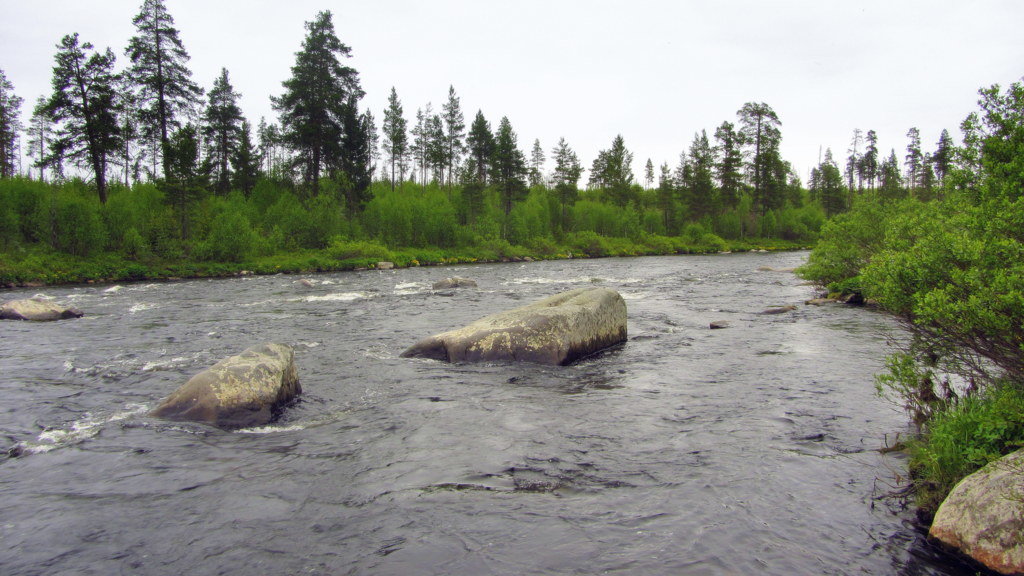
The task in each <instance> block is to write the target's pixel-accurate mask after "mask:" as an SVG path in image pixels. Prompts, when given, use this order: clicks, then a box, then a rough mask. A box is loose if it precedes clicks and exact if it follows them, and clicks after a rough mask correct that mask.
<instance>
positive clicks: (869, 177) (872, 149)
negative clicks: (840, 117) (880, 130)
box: [857, 130, 878, 189]
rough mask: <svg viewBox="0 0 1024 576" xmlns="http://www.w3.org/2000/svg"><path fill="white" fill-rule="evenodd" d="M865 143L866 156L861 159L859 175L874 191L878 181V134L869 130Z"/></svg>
mask: <svg viewBox="0 0 1024 576" xmlns="http://www.w3.org/2000/svg"><path fill="white" fill-rule="evenodd" d="M864 142H865V144H864V146H865V147H864V154H863V155H862V156H861V157H860V165H859V166H858V167H857V169H858V172H857V173H858V177H859V178H861V179H863V180H865V181H867V183H868V187H869V188H871V189H874V188H875V182H876V180H877V179H878V134H877V133H876V132H875V131H874V130H868V133H867V135H866V136H865V137H864Z"/></svg>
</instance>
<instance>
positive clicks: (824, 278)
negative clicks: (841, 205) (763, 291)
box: [798, 197, 900, 286]
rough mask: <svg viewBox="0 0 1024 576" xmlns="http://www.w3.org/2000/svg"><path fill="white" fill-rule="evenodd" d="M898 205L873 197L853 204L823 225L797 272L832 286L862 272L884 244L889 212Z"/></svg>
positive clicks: (896, 208)
mask: <svg viewBox="0 0 1024 576" xmlns="http://www.w3.org/2000/svg"><path fill="white" fill-rule="evenodd" d="M899 210H900V208H899V207H897V206H893V207H887V206H886V205H885V204H884V203H882V202H878V201H876V200H874V199H872V198H870V197H864V198H863V199H862V200H861V201H859V202H857V203H856V204H854V206H853V208H852V209H851V210H850V211H849V212H845V213H843V214H840V215H838V216H836V217H834V218H832V219H831V220H829V221H828V222H826V223H825V224H824V225H823V226H822V227H821V233H820V234H821V237H820V239H819V240H818V243H817V245H816V246H815V247H814V251H813V252H811V255H810V257H809V258H808V259H807V264H804V265H803V266H801V267H800V269H799V270H798V273H799V274H800V275H801V276H802V277H804V278H806V279H808V280H812V281H814V282H817V283H818V284H821V285H825V286H829V285H832V284H836V283H839V282H842V281H844V280H848V279H850V278H853V277H856V276H859V275H860V272H861V269H862V268H863V267H864V266H866V265H867V264H868V262H870V261H871V258H872V257H873V256H874V255H875V254H876V253H877V252H879V251H880V250H882V248H883V246H884V240H885V238H886V232H887V230H888V224H889V216H890V215H891V214H894V213H898V212H899Z"/></svg>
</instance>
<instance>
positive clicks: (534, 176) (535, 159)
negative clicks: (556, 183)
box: [530, 139, 546, 186]
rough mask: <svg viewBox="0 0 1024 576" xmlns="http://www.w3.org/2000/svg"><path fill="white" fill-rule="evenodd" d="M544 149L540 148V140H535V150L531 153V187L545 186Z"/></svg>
mask: <svg viewBox="0 0 1024 576" xmlns="http://www.w3.org/2000/svg"><path fill="white" fill-rule="evenodd" d="M545 160H546V158H544V149H543V148H541V147H540V139H534V141H533V150H531V151H530V186H542V185H543V184H544V162H545Z"/></svg>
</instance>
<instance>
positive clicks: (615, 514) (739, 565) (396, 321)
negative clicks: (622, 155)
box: [0, 252, 974, 576]
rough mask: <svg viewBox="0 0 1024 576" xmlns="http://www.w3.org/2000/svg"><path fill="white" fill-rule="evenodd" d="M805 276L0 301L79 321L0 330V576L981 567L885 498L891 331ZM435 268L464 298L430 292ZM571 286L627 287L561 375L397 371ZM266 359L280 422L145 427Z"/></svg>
mask: <svg viewBox="0 0 1024 576" xmlns="http://www.w3.org/2000/svg"><path fill="white" fill-rule="evenodd" d="M806 256H807V254H806V253H799V252H798V253H782V254H754V253H751V254H731V255H714V256H672V257H652V258H621V259H600V260H565V261H552V262H533V263H521V264H485V265H475V266H460V267H450V268H411V269H404V270H388V271H377V270H371V271H364V272H349V273H337V274H323V275H315V276H308V277H307V278H308V279H309V280H310V284H311V286H305V285H303V284H302V283H300V282H299V280H300V278H299V277H296V276H283V275H281V276H264V277H243V278H235V279H221V280H193V281H179V282H164V283H138V284H127V285H124V286H78V287H62V288H45V289H38V288H37V289H31V290H29V289H23V290H12V291H7V292H4V293H3V294H2V295H0V297H2V298H3V299H5V300H6V299H13V298H21V297H28V296H31V295H32V294H34V293H38V292H42V293H43V294H45V295H47V296H50V297H53V298H55V299H57V300H58V301H60V302H62V303H67V304H71V305H74V306H76V307H78V308H80V309H82V310H83V311H85V312H86V316H85V317H84V318H81V319H78V320H69V321H62V322H53V323H28V322H3V323H2V324H0V341H2V345H0V368H2V377H0V432H2V434H3V438H4V439H5V442H6V446H5V448H6V449H7V451H8V452H9V455H8V456H6V457H3V458H0V488H2V494H3V506H2V508H0V538H2V542H3V546H2V547H0V573H3V574H5V575H8V576H12V575H30V574H47V575H49V574H97V575H100V574H102V575H109V574H142V575H148V574H154V575H155V574H190V575H193V574H231V575H234V574H239V575H242V574H246V575H248V574H372V575H388V574H394V575H404V576H409V575H440V574H445V575H467V576H468V575H474V576H476V575H490V574H494V575H512V574H552V575H553V574H587V575H589V574H629V575H646V574H650V575H661V574H678V575H701V574H707V575H717V574H738V575H739V574H743V575H749V574H779V575H783V574H784V575H792V574H906V575H917V574H941V575H959V574H973V573H974V570H973V569H972V568H971V567H969V566H965V565H962V564H959V563H958V562H957V561H956V560H955V559H954V558H952V557H950V556H947V555H945V554H943V553H942V552H941V551H938V550H936V549H934V548H933V547H932V546H931V545H930V544H929V543H928V542H927V541H926V540H925V539H924V537H923V535H922V534H921V533H920V532H919V531H918V530H917V529H916V528H915V526H914V525H913V523H912V521H911V519H912V514H911V513H910V512H908V511H901V510H899V509H898V507H897V506H896V505H895V504H893V503H892V502H889V501H887V500H885V499H878V497H879V496H882V495H884V494H885V493H886V492H887V491H889V490H890V489H891V488H892V487H893V486H894V485H895V484H896V482H897V478H898V477H899V476H901V475H903V474H904V473H905V472H904V468H905V463H904V461H903V460H902V459H901V458H900V457H899V456H898V455H882V454H880V453H879V452H878V448H879V447H881V446H882V445H883V443H884V442H885V438H886V437H888V438H889V439H890V441H891V439H892V438H894V437H895V435H897V434H901V433H902V434H905V433H906V430H907V427H906V418H905V416H904V414H903V413H902V412H901V411H900V410H899V409H898V408H896V407H894V406H893V405H891V404H889V403H887V402H886V401H884V400H882V399H879V398H878V397H876V395H875V392H874V385H873V374H874V373H876V372H878V371H879V370H880V369H881V366H882V359H883V357H884V355H885V353H886V350H887V339H889V338H890V337H892V336H894V335H895V334H896V333H897V327H896V325H895V323H894V322H892V321H891V319H890V318H888V317H887V316H885V315H883V314H879V313H875V312H871V311H868V310H864V309H857V308H851V307H846V306H843V305H831V306H824V307H813V306H804V305H803V301H804V300H805V299H807V298H810V297H812V296H813V289H812V288H810V287H808V286H805V285H803V283H802V282H801V280H800V279H799V278H797V277H796V276H794V275H793V274H791V273H789V272H784V271H775V270H778V269H787V268H792V267H794V266H797V265H799V264H800V263H802V262H803V261H804V260H805V259H806ZM764 267H770V268H773V269H775V270H773V271H767V270H764V269H763V268H764ZM453 275H458V276H463V277H468V278H472V279H474V280H476V281H477V282H478V284H479V287H478V288H476V289H472V288H470V289H458V290H452V291H446V292H435V291H432V290H431V289H430V286H431V283H432V282H434V281H435V280H439V279H441V278H443V277H445V276H453ZM591 285H602V286H607V287H610V288H614V289H616V290H618V291H619V292H620V293H621V294H622V295H623V297H624V298H625V300H626V304H627V307H628V315H629V340H628V342H627V343H625V344H624V345H621V346H619V347H617V348H614V349H611V350H608V351H605V352H603V353H600V354H599V355H597V356H594V357H591V358H588V359H586V360H584V361H582V362H580V363H578V364H576V365H573V366H569V367H550V366H537V365H526V364H517V365H510V364H480V365H450V364H446V363H441V362H436V361H431V360H421V359H403V358H400V357H399V355H400V354H401V352H402V351H403V350H404V349H405V348H406V347H407V346H409V345H411V344H412V343H413V342H415V341H416V340H418V339H419V338H422V337H424V336H427V335H430V334H433V333H436V332H439V331H442V330H447V329H449V328H454V327H457V326H461V325H463V324H466V323H468V322H470V321H472V320H475V319H477V318H479V317H481V316H484V315H486V314H490V313H493V312H497V311H501V310H506V309H508V308H512V307H516V306H520V305H523V304H526V303H529V302H532V301H535V300H538V299H540V298H543V297H546V296H549V295H552V294H555V293H558V292H562V291H565V290H569V289H572V288H577V287H581V286H591ZM789 304H792V305H797V306H798V309H797V310H796V311H793V312H790V313H787V314H779V315H758V314H757V312H759V311H761V310H763V309H764V308H766V307H768V306H771V305H789ZM716 320H724V321H728V322H729V323H730V325H731V326H730V327H729V328H727V329H724V330H709V329H708V324H709V323H710V322H712V321H716ZM265 341H277V342H284V343H287V344H290V345H292V346H294V348H295V353H296V362H297V365H298V371H299V377H300V380H301V383H302V387H303V391H304V393H303V395H302V396H301V399H300V400H299V401H298V402H297V403H295V404H294V405H292V406H290V407H288V408H287V410H285V411H284V413H283V414H282V416H281V417H280V419H279V420H277V421H275V422H274V423H273V424H271V425H268V426H264V427H260V428H252V429H243V430H238V431H231V432H226V431H221V430H217V429H213V428H209V427H205V426H202V425H192V424H181V423H171V422H164V421H160V420H156V419H153V418H150V417H148V416H147V411H148V410H149V409H151V408H152V407H154V406H155V405H156V403H157V402H158V401H159V400H160V399H161V398H162V397H164V396H166V395H167V394H169V393H170V392H172V391H173V390H174V389H175V388H177V387H178V386H179V385H181V384H182V383H184V382H185V381H186V380H187V379H188V378H189V377H190V376H191V375H193V374H195V373H196V372H198V371H200V370H202V369H203V368H205V367H207V366H209V365H212V364H213V363H215V362H216V361H218V360H220V359H221V358H224V357H226V356H230V355H233V354H236V353H238V352H240V351H241V350H243V349H244V348H246V347H248V346H250V345H253V344H256V343H260V342H265Z"/></svg>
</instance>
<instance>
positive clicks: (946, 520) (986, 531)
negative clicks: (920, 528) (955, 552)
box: [929, 450, 1024, 575]
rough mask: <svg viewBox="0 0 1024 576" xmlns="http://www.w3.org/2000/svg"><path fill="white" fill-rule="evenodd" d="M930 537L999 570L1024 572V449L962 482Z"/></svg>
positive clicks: (940, 512)
mask: <svg viewBox="0 0 1024 576" xmlns="http://www.w3.org/2000/svg"><path fill="white" fill-rule="evenodd" d="M929 535H931V536H932V537H933V538H936V539H938V540H939V541H941V542H943V543H944V544H946V545H948V546H952V547H954V548H957V549H959V550H960V551H962V552H963V553H965V554H967V555H968V556H970V557H971V558H974V559H975V560H977V561H978V562H980V563H982V564H984V565H985V566H987V567H989V568H991V569H992V570H995V571H996V572H999V573H1001V574H1015V575H1024V450H1018V451H1017V452H1014V453H1013V454H1010V455H1009V456H1005V457H1004V458H1002V459H1000V460H996V461H995V462H992V463H991V464H989V465H988V466H986V467H984V468H982V469H981V470H979V471H977V472H975V473H974V474H971V475H970V476H968V477H967V478H964V479H963V480H962V481H960V483H959V484H957V485H956V488H954V489H953V491H952V492H950V494H949V496H948V497H947V498H946V500H945V501H944V502H943V503H942V506H940V507H939V510H938V512H937V513H936V514H935V520H934V521H933V522H932V527H931V529H930V530H929Z"/></svg>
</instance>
